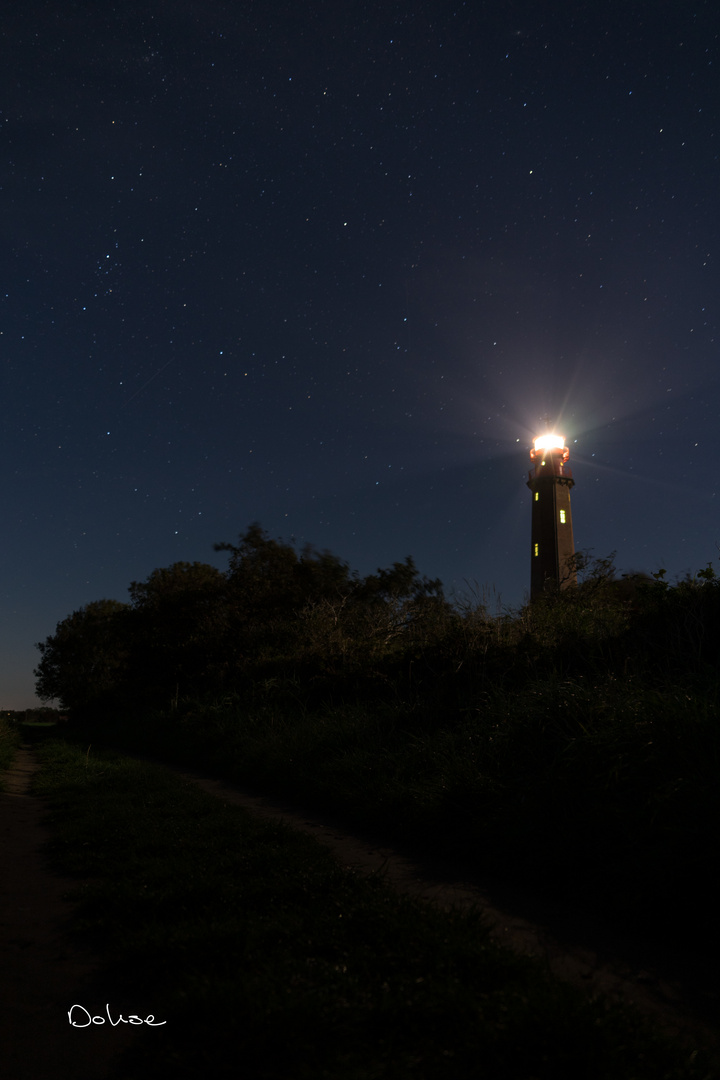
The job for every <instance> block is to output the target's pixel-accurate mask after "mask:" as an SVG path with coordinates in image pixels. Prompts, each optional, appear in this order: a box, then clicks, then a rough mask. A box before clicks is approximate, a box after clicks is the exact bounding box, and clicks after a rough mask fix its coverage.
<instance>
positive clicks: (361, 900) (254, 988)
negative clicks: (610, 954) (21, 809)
mask: <svg viewBox="0 0 720 1080" xmlns="http://www.w3.org/2000/svg"><path fill="white" fill-rule="evenodd" d="M38 746H39V753H40V754H41V757H42V763H43V764H42V769H41V772H40V774H39V778H38V780H37V781H36V790H37V791H38V792H39V793H40V794H42V795H43V796H45V798H46V799H47V800H48V802H49V806H50V811H51V818H50V825H51V828H52V833H53V835H54V838H55V839H54V841H53V844H52V848H51V851H52V856H53V858H54V859H55V860H56V862H57V865H58V866H59V867H60V868H61V869H62V870H63V871H64V872H65V873H66V874H72V875H75V876H76V877H77V879H78V887H77V894H76V895H77V899H78V903H79V906H78V914H79V917H80V919H81V920H82V922H81V924H80V925H81V929H82V930H83V931H84V933H85V935H86V936H87V935H90V939H91V940H92V941H94V943H95V947H96V949H98V950H100V951H101V952H102V953H103V955H104V959H105V966H104V968H103V969H102V970H101V971H100V972H99V973H98V975H97V986H98V993H97V995H96V998H97V1000H90V999H89V998H85V999H83V1000H84V1007H85V1008H87V1009H88V1011H89V1012H90V1013H93V1014H94V1013H98V1014H100V1015H103V1014H104V1010H105V1004H106V1002H108V1003H109V1004H110V1010H111V1015H112V1016H113V1018H114V1019H115V1020H117V1017H118V1015H119V1014H122V1013H124V1015H125V1016H128V1015H129V1014H130V1012H131V1011H132V1012H134V1013H138V1012H140V1015H141V1016H142V1017H143V1018H144V1017H145V1015H146V1014H147V1013H151V1014H152V1016H153V1017H154V1020H155V1021H156V1022H163V1021H164V1025H163V1026H160V1027H153V1028H147V1027H143V1028H142V1030H141V1033H140V1036H139V1038H140V1043H139V1045H138V1046H137V1047H135V1048H134V1049H133V1051H132V1052H131V1053H129V1054H128V1055H127V1056H126V1057H125V1059H124V1062H123V1067H122V1068H121V1069H120V1070H119V1072H118V1076H119V1077H121V1078H123V1080H129V1078H132V1080H143V1078H150V1077H155V1076H173V1077H176V1078H183V1077H187V1078H188V1080H189V1078H192V1080H195V1078H196V1077H200V1076H213V1077H218V1078H223V1077H231V1076H232V1077H238V1076H241V1077H244V1078H247V1080H320V1078H322V1077H328V1078H333V1080H339V1078H343V1080H346V1078H348V1080H371V1078H381V1077H382V1078H388V1080H390V1078H392V1080H396V1078H405V1077H408V1078H409V1077H418V1078H423V1080H426V1078H427V1080H429V1078H435V1077H437V1078H438V1080H455V1078H467V1080H477V1078H478V1077H482V1078H487V1080H517V1078H520V1077H527V1078H531V1077H532V1078H535V1080H564V1078H568V1080H570V1078H572V1080H577V1078H578V1077H583V1078H584V1080H631V1078H632V1080H708V1078H709V1077H711V1076H712V1071H711V1066H710V1065H709V1064H708V1062H707V1061H705V1059H704V1055H703V1054H702V1053H701V1052H700V1053H696V1052H695V1051H694V1050H692V1049H685V1048H679V1047H678V1046H677V1045H673V1044H672V1043H670V1042H668V1041H667V1040H666V1039H664V1038H662V1037H661V1036H660V1035H657V1034H651V1033H649V1031H648V1029H647V1028H646V1027H645V1025H644V1024H643V1023H641V1022H640V1021H639V1020H638V1018H637V1017H635V1016H634V1014H633V1012H632V1010H627V1009H625V1010H620V1009H619V1008H615V1007H613V1008H611V1007H609V1006H608V1005H607V1004H606V1003H603V1001H601V1000H593V999H590V998H589V997H587V996H586V995H584V994H582V993H581V992H579V991H575V990H573V989H571V988H570V987H568V986H566V985H564V984H561V983H559V982H556V981H555V980H553V979H551V978H550V977H549V976H548V975H547V973H546V971H545V969H544V967H543V966H542V965H541V964H540V963H538V962H536V961H530V960H526V959H523V958H519V957H517V956H515V955H514V954H512V953H510V952H507V951H505V950H503V949H501V948H500V947H498V946H497V945H495V944H494V943H493V942H492V941H491V940H490V938H489V935H488V932H487V929H486V927H485V926H484V924H483V923H482V921H481V919H480V918H479V917H478V916H477V915H476V914H474V913H472V912H470V913H460V912H442V911H440V910H437V909H435V908H434V907H432V906H430V905H427V904H425V903H423V902H421V901H415V900H410V899H407V898H403V897H401V896H398V895H397V894H396V893H395V892H394V891H392V890H391V889H389V888H387V887H386V886H385V885H384V883H383V881H382V879H380V878H378V877H373V878H365V877H362V876H356V875H354V874H352V873H350V872H348V871H346V870H343V869H342V868H341V867H340V866H339V865H338V864H337V863H336V862H335V860H334V859H333V858H332V857H331V855H330V854H329V852H328V851H326V850H325V849H324V848H322V847H321V846H320V845H319V844H318V843H317V842H316V841H315V840H313V839H312V838H309V837H306V836H304V835H302V834H299V833H297V832H294V831H292V830H290V829H288V828H287V827H285V826H283V825H280V824H268V823H266V822H263V821H260V820H259V819H257V818H255V817H253V816H251V815H250V814H248V813H247V812H246V811H244V810H242V809H239V808H236V807H230V806H227V805H223V804H222V802H221V801H220V800H218V799H217V798H214V797H212V796H209V795H206V794H205V793H204V792H202V791H200V790H199V789H197V788H196V787H195V786H194V785H192V784H188V783H184V782H182V781H181V780H179V779H177V778H176V777H174V776H173V775H172V774H170V773H169V772H168V771H167V770H161V769H157V768H154V767H152V766H150V765H148V764H146V763H141V762H138V761H135V760H129V759H127V758H124V757H122V756H121V755H119V754H117V753H111V752H98V753H96V751H95V749H94V748H92V747H90V748H84V749H83V748H82V747H80V746H79V745H73V744H72V742H71V741H70V740H64V741H57V740H55V741H50V740H48V741H45V742H40V743H39V744H38ZM125 1002H127V1005H125V1004H124V1003H125ZM76 1019H77V1017H76ZM79 1019H80V1020H81V1021H85V1020H86V1016H85V1015H83V1014H79ZM138 1030H139V1029H138ZM80 1034H82V1033H80ZM111 1035H112V1032H108V1037H110V1036H111Z"/></svg>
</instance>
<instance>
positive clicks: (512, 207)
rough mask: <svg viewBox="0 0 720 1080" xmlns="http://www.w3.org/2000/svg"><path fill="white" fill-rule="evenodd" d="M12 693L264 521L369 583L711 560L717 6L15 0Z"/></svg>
mask: <svg viewBox="0 0 720 1080" xmlns="http://www.w3.org/2000/svg"><path fill="white" fill-rule="evenodd" d="M9 7H10V13H9V14H8V12H7V11H6V12H4V15H3V37H2V52H1V54H0V89H1V95H0V110H1V112H0V140H1V146H2V153H1V158H0V161H1V171H0V186H1V191H0V200H1V201H0V207H1V217H0V221H1V223H2V246H1V249H0V260H1V267H2V281H1V282H0V332H1V336H0V359H1V365H2V366H1V372H2V419H3V424H2V473H1V475H2V492H3V496H2V503H3V510H4V514H3V526H4V527H3V552H4V559H3V561H4V583H3V587H2V620H1V624H2V638H1V641H0V706H2V707H5V708H25V707H28V706H31V705H33V704H36V700H35V697H34V677H33V674H32V669H33V667H34V666H35V665H36V664H37V662H38V661H39V653H38V652H37V650H36V649H35V648H34V643H35V642H36V641H39V640H43V639H44V638H45V637H46V636H47V635H48V634H51V633H53V632H54V630H55V626H56V624H57V622H58V621H59V620H61V619H63V618H65V617H66V616H67V615H68V614H70V613H71V612H72V611H73V610H76V609H77V608H79V607H80V606H81V605H83V604H85V603H87V602H89V601H91V600H98V599H102V598H104V597H112V598H115V599H118V600H127V599H128V594H127V587H128V585H129V584H130V582H131V581H132V580H143V579H145V578H146V577H147V576H148V575H149V574H150V573H151V572H152V570H153V569H155V568H156V567H160V566H169V565H170V564H171V563H173V562H176V561H180V560H186V561H190V562H192V561H195V560H198V561H201V562H209V563H213V564H215V565H217V566H220V567H223V568H224V567H225V566H226V565H227V556H226V555H223V554H216V553H215V552H214V551H213V544H214V543H215V542H218V541H231V542H235V541H236V540H237V538H238V536H239V534H240V533H241V532H243V531H244V530H245V529H246V528H247V526H248V525H249V524H250V523H251V522H253V521H259V522H260V523H261V525H262V526H263V527H264V528H265V529H266V530H267V531H268V533H269V534H270V535H271V536H274V537H279V536H281V537H283V538H285V539H291V538H296V539H297V541H298V542H299V543H300V544H301V545H302V544H304V543H305V542H310V543H312V544H313V545H314V546H315V547H316V548H318V549H321V550H322V549H325V548H327V549H329V550H331V551H332V552H334V553H335V554H336V555H338V556H340V557H341V558H343V559H345V560H347V562H349V564H350V566H351V567H352V568H354V569H356V570H357V571H358V572H359V573H361V574H363V575H364V574H367V573H370V572H372V571H374V570H375V569H376V568H377V567H379V566H389V565H391V564H392V563H393V562H394V561H396V560H402V559H404V558H405V556H406V555H408V554H410V555H412V556H413V558H414V559H415V561H416V564H417V566H418V569H419V570H420V572H421V573H423V574H426V575H428V576H429V577H432V578H434V577H440V578H441V579H442V581H443V582H444V584H445V588H446V593H448V594H452V593H453V591H454V590H455V591H464V590H466V589H467V585H466V583H470V584H471V585H472V587H473V588H474V589H476V590H478V591H480V592H482V591H483V590H486V591H487V592H488V594H489V595H491V597H494V598H493V599H491V607H492V609H493V610H495V605H496V603H497V595H496V594H499V602H500V603H501V604H503V605H504V606H505V607H509V608H513V607H517V606H519V605H520V604H521V603H522V602H523V600H524V598H525V597H526V596H527V593H528V591H529V581H530V492H529V491H528V489H527V487H526V486H525V482H526V480H527V474H528V469H529V468H530V461H529V448H530V445H531V441H532V438H533V437H534V436H535V435H536V434H538V433H541V432H542V431H543V430H544V428H545V424H544V417H545V416H546V415H547V416H549V417H550V419H551V421H553V422H556V427H557V429H558V430H559V431H560V432H561V433H562V434H564V435H565V436H566V441H567V443H568V445H569V446H570V452H571V461H570V465H571V467H572V469H573V473H574V476H575V480H576V486H575V488H574V490H573V494H572V502H573V524H574V531H575V542H576V546H577V547H578V548H582V549H587V548H590V549H592V551H593V552H594V554H595V555H596V556H605V555H608V554H610V553H611V552H612V551H616V552H617V557H616V564H617V566H618V569H619V570H621V571H622V570H645V571H648V572H653V571H655V570H657V569H658V568H660V567H665V568H667V571H668V575H669V576H670V578H671V579H675V578H676V577H677V576H678V575H682V574H684V573H685V572H686V571H688V570H690V571H696V570H698V569H700V568H702V567H704V566H705V565H706V564H707V563H708V562H710V561H713V563H714V565H715V567H716V568H717V567H718V562H717V560H718V557H719V556H720V551H719V550H718V542H720V515H719V510H720V507H719V506H718V503H719V502H720V495H718V494H717V490H718V483H719V481H718V476H717V473H718V463H717V460H716V459H717V452H718V449H720V438H719V435H718V418H719V414H720V368H719V366H718V302H719V300H718V298H719V294H720V289H719V286H720V274H719V266H720V258H719V256H720V250H719V236H718V231H719V225H720V216H719V212H718V196H719V193H720V168H719V162H718V155H719V154H720V127H719V125H718V111H719V109H720V87H719V86H718V73H719V72H720V59H719V57H718V33H719V31H720V16H719V15H718V8H717V4H716V3H714V2H712V0H698V2H697V3H690V2H689V0H677V2H674V3H673V2H662V0H661V2H655V3H645V4H634V3H632V2H629V0H621V2H613V0H609V2H608V0H606V2H604V3H601V4H598V3H562V2H561V3H558V2H557V0H553V2H552V3H549V2H547V3H543V2H525V3H523V2H517V3H516V2H511V0H507V2H503V3H500V2H496V3H481V2H479V3H470V2H468V3H462V2H458V3H444V2H440V0H438V2H426V3H422V2H419V3H417V4H410V3H393V2H382V3H367V2H366V3H358V2H353V0H320V2H308V3H279V2H278V3H274V2H272V0H264V2H260V0H243V2H239V0H233V2H227V3H220V2H215V0H172V2H169V0H168V2H153V0H146V2H143V3H133V2H122V3H120V2H119V3H117V4H114V5H112V4H104V3H97V0H84V2H83V0H76V2H74V3H73V2H72V0H64V2H62V3H60V2H53V0H48V2H45V3H43V2H40V0H25V2H24V3H23V4H19V3H18V4H12V5H9Z"/></svg>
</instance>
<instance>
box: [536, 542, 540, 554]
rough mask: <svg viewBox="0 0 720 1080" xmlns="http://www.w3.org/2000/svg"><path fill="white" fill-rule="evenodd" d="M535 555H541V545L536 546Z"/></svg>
mask: <svg viewBox="0 0 720 1080" xmlns="http://www.w3.org/2000/svg"><path fill="white" fill-rule="evenodd" d="M535 554H536V555H539V554H540V545H539V544H536V545H535Z"/></svg>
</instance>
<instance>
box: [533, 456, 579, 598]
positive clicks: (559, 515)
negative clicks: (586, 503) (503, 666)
mask: <svg viewBox="0 0 720 1080" xmlns="http://www.w3.org/2000/svg"><path fill="white" fill-rule="evenodd" d="M569 457H570V451H569V450H568V448H567V446H565V438H564V436H563V435H541V436H540V437H539V438H538V439H536V440H535V445H534V447H533V449H532V450H531V451H530V460H531V461H532V462H533V466H534V467H533V468H532V469H531V470H530V474H529V479H528V482H527V486H528V487H529V488H530V491H531V492H532V538H531V548H530V598H531V599H533V598H534V597H536V596H538V595H539V594H540V593H541V592H542V591H543V589H545V587H546V586H547V585H548V584H549V583H550V582H554V583H555V586H556V587H558V588H560V589H566V588H567V587H568V586H569V585H576V584H577V574H576V573H575V570H574V567H573V564H572V556H573V555H574V554H575V544H574V542H573V528H572V513H571V511H570V488H571V487H573V485H574V484H575V481H574V480H573V477H572V471H571V470H570V469H569V468H568V467H567V460H568V458H569Z"/></svg>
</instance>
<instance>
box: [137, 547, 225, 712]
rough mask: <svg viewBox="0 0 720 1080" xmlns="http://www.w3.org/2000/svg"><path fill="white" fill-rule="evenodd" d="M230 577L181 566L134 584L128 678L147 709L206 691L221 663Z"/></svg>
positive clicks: (203, 566)
mask: <svg viewBox="0 0 720 1080" xmlns="http://www.w3.org/2000/svg"><path fill="white" fill-rule="evenodd" d="M226 584H227V582H226V578H225V575H224V574H223V573H222V571H220V570H218V569H217V568H216V567H214V566H209V565H208V564H207V563H200V562H193V563H188V562H177V563H173V564H172V565H171V566H169V567H164V568H162V569H158V570H153V572H152V573H151V574H150V576H149V577H148V578H147V580H146V581H142V582H137V581H133V582H132V583H131V585H130V589H129V592H130V599H131V602H132V612H131V615H132V622H133V644H132V660H131V665H130V679H131V682H132V685H133V688H134V694H135V696H136V697H137V696H140V697H142V698H143V700H144V701H145V703H146V704H148V703H155V704H160V705H164V704H167V703H168V701H174V702H177V698H178V694H179V692H180V690H182V692H183V693H184V694H188V693H193V692H201V693H202V692H204V691H205V690H207V689H208V688H209V684H211V683H212V673H213V670H214V669H216V668H217V667H218V666H219V665H218V661H219V650H220V649H221V646H222V637H223V630H224V625H225V593H226Z"/></svg>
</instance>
